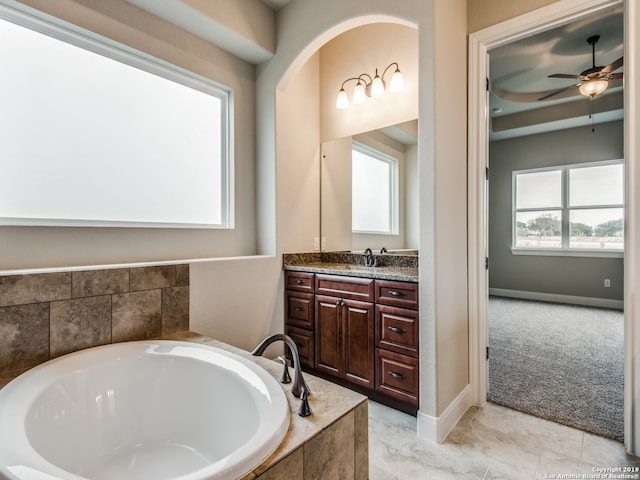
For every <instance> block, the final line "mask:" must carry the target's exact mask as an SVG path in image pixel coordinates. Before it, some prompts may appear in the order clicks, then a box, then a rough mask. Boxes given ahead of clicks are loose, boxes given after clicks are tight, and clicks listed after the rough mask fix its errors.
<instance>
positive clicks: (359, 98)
mask: <svg viewBox="0 0 640 480" xmlns="http://www.w3.org/2000/svg"><path fill="white" fill-rule="evenodd" d="M366 99H367V94H366V93H365V91H364V85H363V84H362V82H358V84H357V85H356V88H354V89H353V103H364V102H365V100H366Z"/></svg>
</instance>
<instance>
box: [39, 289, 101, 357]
mask: <svg viewBox="0 0 640 480" xmlns="http://www.w3.org/2000/svg"><path fill="white" fill-rule="evenodd" d="M110 342H111V296H110V295H103V296H99V297H87V298H80V299H75V300H63V301H59V302H52V303H51V357H52V358H53V357H57V356H60V355H64V354H65V353H70V352H73V351H76V350H82V349H83V348H89V347H95V346H97V345H104V344H107V343H110Z"/></svg>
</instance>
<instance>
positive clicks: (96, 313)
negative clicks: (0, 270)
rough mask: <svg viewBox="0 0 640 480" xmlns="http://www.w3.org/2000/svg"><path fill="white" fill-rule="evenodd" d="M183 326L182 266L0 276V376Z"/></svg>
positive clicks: (185, 288) (185, 289) (185, 270)
mask: <svg viewBox="0 0 640 480" xmlns="http://www.w3.org/2000/svg"><path fill="white" fill-rule="evenodd" d="M188 328H189V265H188V264H179V265H159V266H146V267H131V268H112V269H109V268H105V269H94V270H78V271H66V272H54V273H34V274H24V275H6V276H0V377H8V376H11V374H12V373H16V372H17V373H19V372H21V371H24V370H26V369H28V368H31V367H34V366H35V365H38V364H40V363H42V362H46V361H47V360H49V359H51V358H54V357H58V356H60V355H64V354H66V353H70V352H73V351H76V350H81V349H83V348H89V347H94V346H97V345H104V344H108V343H115V342H124V341H130V340H145V339H149V338H156V337H160V336H162V335H167V334H171V333H175V332H182V331H185V330H188Z"/></svg>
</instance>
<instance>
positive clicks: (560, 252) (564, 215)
mask: <svg viewBox="0 0 640 480" xmlns="http://www.w3.org/2000/svg"><path fill="white" fill-rule="evenodd" d="M606 165H622V167H623V169H624V160H622V159H615V160H603V161H597V162H585V163H572V164H567V165H558V166H553V167H540V168H530V169H523V170H514V171H512V173H511V201H512V204H511V252H512V253H513V254H514V255H540V256H577V257H623V256H624V247H623V249H607V250H604V249H595V248H594V249H587V248H575V247H570V246H569V241H570V213H571V211H574V210H584V209H589V210H593V209H600V208H602V209H605V208H622V209H623V212H624V208H625V206H624V203H622V204H614V205H600V204H597V205H584V206H579V207H570V206H569V198H570V197H569V189H570V185H569V171H570V170H574V169H578V168H589V167H600V166H606ZM551 171H560V172H561V206H560V207H539V208H520V209H518V208H516V198H517V197H516V195H517V191H516V185H517V177H518V175H522V174H527V173H538V172H551ZM623 188H624V185H623ZM623 198H624V195H623ZM542 210H544V211H556V212H560V218H561V245H562V246H561V247H558V248H529V247H517V246H516V238H517V223H516V214H517V213H519V212H532V211H533V212H535V211H542Z"/></svg>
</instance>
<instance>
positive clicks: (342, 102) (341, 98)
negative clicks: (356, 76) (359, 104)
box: [336, 88, 349, 110]
mask: <svg viewBox="0 0 640 480" xmlns="http://www.w3.org/2000/svg"><path fill="white" fill-rule="evenodd" d="M348 106H349V97H347V92H345V91H344V88H341V89H340V91H339V92H338V99H337V100H336V108H337V109H338V110H344V109H345V108H347V107H348Z"/></svg>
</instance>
